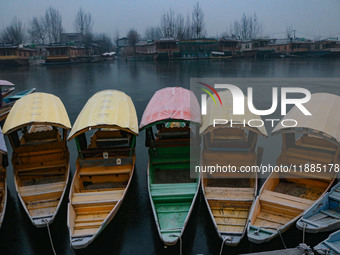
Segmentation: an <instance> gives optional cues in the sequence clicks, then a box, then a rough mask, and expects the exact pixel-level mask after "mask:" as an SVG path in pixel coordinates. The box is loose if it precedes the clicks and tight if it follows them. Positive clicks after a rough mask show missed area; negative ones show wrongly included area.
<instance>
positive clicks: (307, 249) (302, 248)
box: [240, 244, 314, 255]
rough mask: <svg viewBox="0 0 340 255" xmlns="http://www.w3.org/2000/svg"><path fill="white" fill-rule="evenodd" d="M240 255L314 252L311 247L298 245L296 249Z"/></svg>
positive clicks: (305, 253) (311, 254)
mask: <svg viewBox="0 0 340 255" xmlns="http://www.w3.org/2000/svg"><path fill="white" fill-rule="evenodd" d="M240 255H314V252H313V250H312V248H311V247H309V246H307V245H306V244H300V245H299V246H297V247H296V248H287V249H283V250H274V251H263V252H254V253H245V254H240Z"/></svg>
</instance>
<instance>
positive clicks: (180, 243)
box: [170, 234, 182, 255]
mask: <svg viewBox="0 0 340 255" xmlns="http://www.w3.org/2000/svg"><path fill="white" fill-rule="evenodd" d="M170 236H171V237H178V238H179V255H182V238H181V236H179V235H176V234H172V235H170Z"/></svg>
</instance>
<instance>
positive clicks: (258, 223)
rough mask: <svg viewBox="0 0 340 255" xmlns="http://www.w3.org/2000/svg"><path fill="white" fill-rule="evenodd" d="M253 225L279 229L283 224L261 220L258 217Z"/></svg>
mask: <svg viewBox="0 0 340 255" xmlns="http://www.w3.org/2000/svg"><path fill="white" fill-rule="evenodd" d="M253 225H254V226H257V227H269V228H276V229H279V228H280V227H281V226H283V224H280V223H275V222H271V221H267V220H261V219H259V218H256V220H255V222H254V224H253ZM272 231H274V230H272Z"/></svg>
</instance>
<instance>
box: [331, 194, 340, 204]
mask: <svg viewBox="0 0 340 255" xmlns="http://www.w3.org/2000/svg"><path fill="white" fill-rule="evenodd" d="M329 198H330V199H332V200H335V201H336V202H339V203H340V194H339V193H338V192H332V193H331V194H329Z"/></svg>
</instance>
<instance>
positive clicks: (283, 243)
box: [254, 227, 288, 249]
mask: <svg viewBox="0 0 340 255" xmlns="http://www.w3.org/2000/svg"><path fill="white" fill-rule="evenodd" d="M261 228H264V229H271V230H275V231H277V233H278V234H279V236H280V238H281V242H282V245H283V247H284V248H285V249H288V248H287V246H286V243H285V241H284V240H283V237H282V234H281V231H280V229H276V228H272V227H259V228H258V229H257V230H256V231H254V235H258V234H259V233H260V230H261Z"/></svg>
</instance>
